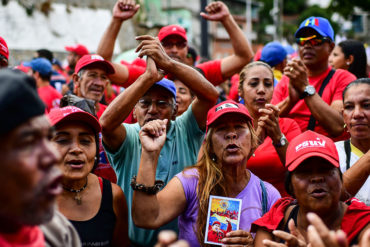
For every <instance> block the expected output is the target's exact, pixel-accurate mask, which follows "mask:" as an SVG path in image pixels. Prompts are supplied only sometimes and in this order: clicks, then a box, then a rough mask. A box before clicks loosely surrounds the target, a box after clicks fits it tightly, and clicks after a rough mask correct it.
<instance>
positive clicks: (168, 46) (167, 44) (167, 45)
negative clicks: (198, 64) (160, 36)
mask: <svg viewBox="0 0 370 247" xmlns="http://www.w3.org/2000/svg"><path fill="white" fill-rule="evenodd" d="M162 46H163V47H164V48H166V49H172V47H174V46H176V47H177V49H183V48H185V47H186V46H187V43H186V41H184V42H174V43H172V42H162Z"/></svg>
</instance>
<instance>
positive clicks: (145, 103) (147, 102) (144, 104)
mask: <svg viewBox="0 0 370 247" xmlns="http://www.w3.org/2000/svg"><path fill="white" fill-rule="evenodd" d="M153 103H154V104H155V106H156V107H157V108H159V109H162V110H163V109H167V108H168V107H170V106H172V104H171V103H168V102H167V101H164V100H151V99H140V100H139V105H140V107H141V108H143V109H148V108H149V106H151V105H152V104H153Z"/></svg>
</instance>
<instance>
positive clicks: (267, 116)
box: [258, 104, 282, 143]
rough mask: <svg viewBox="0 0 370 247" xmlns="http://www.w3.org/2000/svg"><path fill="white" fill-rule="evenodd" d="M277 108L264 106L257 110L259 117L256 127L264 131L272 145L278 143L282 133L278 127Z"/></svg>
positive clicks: (268, 105)
mask: <svg viewBox="0 0 370 247" xmlns="http://www.w3.org/2000/svg"><path fill="white" fill-rule="evenodd" d="M279 111H280V109H279V107H277V106H275V105H272V104H266V105H265V108H262V109H259V110H258V112H259V114H260V115H261V117H259V119H258V127H260V128H263V129H265V133H266V135H267V136H269V137H270V138H271V139H272V141H273V143H278V142H280V139H281V137H282V133H281V130H280V125H279Z"/></svg>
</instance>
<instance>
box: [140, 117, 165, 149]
mask: <svg viewBox="0 0 370 247" xmlns="http://www.w3.org/2000/svg"><path fill="white" fill-rule="evenodd" d="M167 122H168V120H167V119H164V120H160V119H157V120H152V121H150V122H148V123H146V124H145V125H144V126H143V127H142V128H141V130H140V133H139V137H140V141H141V145H142V148H143V151H146V152H158V153H159V152H160V151H161V149H162V147H163V145H164V142H165V141H166V125H167Z"/></svg>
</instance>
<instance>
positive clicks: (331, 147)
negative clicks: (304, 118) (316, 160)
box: [285, 130, 339, 171]
mask: <svg viewBox="0 0 370 247" xmlns="http://www.w3.org/2000/svg"><path fill="white" fill-rule="evenodd" d="M311 157H321V158H323V159H325V160H327V161H329V162H330V163H331V164H332V165H333V166H335V167H339V157H338V151H337V148H336V147H335V144H334V142H333V141H332V140H331V139H330V138H329V137H326V136H323V135H321V134H318V133H316V132H313V131H311V130H308V131H305V132H303V133H302V134H300V135H298V136H297V137H295V138H294V139H293V140H292V141H291V142H290V143H289V146H288V149H287V151H286V163H285V166H286V168H287V169H288V170H289V171H294V169H296V168H297V167H298V166H299V165H300V164H301V163H302V162H303V161H305V160H306V159H308V158H311Z"/></svg>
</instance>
